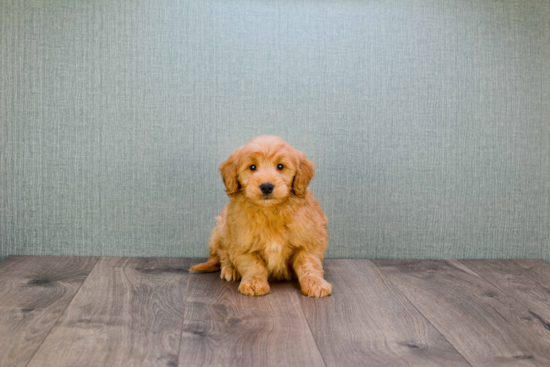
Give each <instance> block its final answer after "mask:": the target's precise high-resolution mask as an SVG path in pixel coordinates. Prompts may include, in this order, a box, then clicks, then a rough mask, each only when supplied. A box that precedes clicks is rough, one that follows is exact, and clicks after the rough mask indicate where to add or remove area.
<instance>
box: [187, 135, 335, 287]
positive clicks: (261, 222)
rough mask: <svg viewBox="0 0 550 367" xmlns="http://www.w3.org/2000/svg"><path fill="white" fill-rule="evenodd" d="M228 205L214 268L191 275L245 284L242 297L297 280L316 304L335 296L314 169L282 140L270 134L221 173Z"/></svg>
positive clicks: (213, 246) (214, 246) (213, 240)
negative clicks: (215, 275) (327, 272)
mask: <svg viewBox="0 0 550 367" xmlns="http://www.w3.org/2000/svg"><path fill="white" fill-rule="evenodd" d="M220 172H221V175H222V178H223V182H224V184H225V187H226V189H227V190H226V193H227V195H228V196H229V200H230V201H229V204H227V205H226V206H225V208H224V209H223V210H222V212H221V215H220V216H219V217H216V221H217V222H218V223H217V225H216V227H215V228H214V230H213V231H212V236H211V237H210V241H209V245H208V246H209V248H210V256H209V257H208V261H207V262H205V263H202V264H198V265H195V266H193V267H192V268H191V269H190V270H193V271H202V272H212V271H218V270H220V268H221V278H222V279H225V280H227V281H235V280H239V279H241V283H240V285H239V292H241V293H242V294H246V295H249V296H260V295H264V294H267V293H269V290H270V288H269V283H268V279H269V280H282V279H286V280H290V279H292V278H293V277H297V278H298V280H299V282H300V287H301V289H302V293H303V294H305V295H307V296H310V297H325V296H328V295H330V294H331V291H332V286H331V285H330V284H329V283H328V282H327V281H326V280H325V279H324V278H323V273H324V272H323V265H322V261H323V257H324V253H325V250H326V249H327V246H328V232H327V222H328V219H327V217H326V216H325V214H324V213H323V211H322V209H321V206H320V205H319V203H318V202H317V200H315V197H314V196H313V193H312V192H311V191H310V190H309V189H308V185H309V182H310V181H311V179H312V178H313V176H314V175H315V169H314V165H313V162H311V161H310V160H309V159H307V158H306V156H305V155H304V153H302V152H300V151H298V150H296V149H294V148H293V147H291V146H290V145H289V144H287V143H286V142H285V141H283V140H282V139H281V138H278V137H275V136H271V135H263V136H260V137H257V138H255V139H252V140H250V141H249V142H248V143H246V144H245V145H244V146H242V147H241V148H239V149H237V150H236V151H235V152H233V154H231V156H230V157H229V159H227V160H226V161H225V162H223V163H222V164H221V166H220Z"/></svg>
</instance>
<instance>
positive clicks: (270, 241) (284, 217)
mask: <svg viewBox="0 0 550 367" xmlns="http://www.w3.org/2000/svg"><path fill="white" fill-rule="evenodd" d="M233 214H234V215H232V216H231V217H232V218H234V219H235V220H234V221H233V222H232V223H231V224H230V226H231V232H232V233H233V234H234V236H232V237H233V241H234V244H232V245H233V246H231V247H233V248H234V249H235V250H237V251H239V252H240V251H245V252H253V253H257V254H259V255H260V257H261V258H262V259H263V260H264V261H265V264H266V267H267V270H268V275H269V277H270V278H271V279H290V278H291V271H290V267H289V260H290V258H291V256H292V254H293V252H294V247H293V246H292V245H291V238H292V230H291V229H289V227H288V224H289V223H290V222H291V221H292V213H291V212H290V211H289V210H285V208H284V207H282V208H281V207H277V208H273V209H266V208H254V207H250V206H248V205H242V204H239V203H235V205H234V211H233ZM233 241H232V242H233Z"/></svg>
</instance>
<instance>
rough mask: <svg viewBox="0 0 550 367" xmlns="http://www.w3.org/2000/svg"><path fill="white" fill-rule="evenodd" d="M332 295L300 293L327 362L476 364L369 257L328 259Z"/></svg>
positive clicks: (328, 364)
mask: <svg viewBox="0 0 550 367" xmlns="http://www.w3.org/2000/svg"><path fill="white" fill-rule="evenodd" d="M324 269H325V278H326V279H327V281H328V282H329V283H331V284H332V286H333V294H332V296H331V297H327V298H323V299H313V298H308V297H300V301H301V304H302V308H303V310H304V314H305V316H306V318H307V320H308V322H309V326H310V328H311V331H312V332H313V336H314V337H315V340H316V342H317V345H318V346H319V350H320V351H321V354H322V355H323V359H324V361H325V363H326V364H327V366H470V364H469V363H468V362H467V361H466V360H465V359H464V358H463V357H462V356H461V355H460V354H459V353H458V352H457V351H456V349H455V348H454V347H453V346H451V344H450V343H449V342H448V341H447V340H446V339H445V338H444V337H443V336H442V335H441V334H440V333H439V332H438V331H437V330H436V329H435V328H434V327H433V326H432V325H431V324H430V323H429V322H428V321H427V320H426V319H425V318H424V317H423V316H422V315H421V314H420V313H419V312H418V310H417V309H416V308H415V307H414V306H413V305H412V304H411V303H410V302H409V301H408V300H407V299H406V298H405V297H404V296H403V295H402V294H401V293H400V292H399V291H398V290H397V289H396V288H395V287H394V286H393V284H392V283H391V282H390V281H389V280H388V279H387V278H386V277H385V276H384V275H383V274H381V272H380V270H379V269H378V268H377V267H376V266H375V265H374V264H373V263H372V262H371V261H369V260H325V261H324Z"/></svg>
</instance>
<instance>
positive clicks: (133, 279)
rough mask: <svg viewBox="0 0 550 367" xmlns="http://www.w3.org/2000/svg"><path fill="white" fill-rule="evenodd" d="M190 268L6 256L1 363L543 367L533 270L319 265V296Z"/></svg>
mask: <svg viewBox="0 0 550 367" xmlns="http://www.w3.org/2000/svg"><path fill="white" fill-rule="evenodd" d="M200 260H201V259H184V258H109V257H102V258H97V257H49V256H48V257H46V256H42V257H38V256H11V257H9V258H8V259H7V260H6V261H4V262H3V263H1V264H0V366H2V367H4V366H32V367H37V366H55V367H61V366H172V367H173V366H285V367H288V366H550V265H549V264H547V263H545V262H543V261H540V260H468V261H455V260H453V261H429V260H428V261H419V260H414V261H412V260H377V261H370V260H326V261H325V262H324V266H325V270H326V278H327V280H328V281H329V282H330V283H332V285H333V295H332V296H330V297H327V298H324V299H313V298H308V297H305V296H303V295H302V294H301V293H300V291H299V286H298V284H297V283H296V282H280V283H273V284H272V287H271V293H270V294H269V295H267V296H263V297H247V296H242V295H240V294H239V293H238V292H237V286H238V284H237V283H227V282H225V281H222V280H220V279H219V273H211V274H199V273H189V272H188V271H187V269H189V267H190V266H191V265H193V264H196V263H198V262H199V261H200Z"/></svg>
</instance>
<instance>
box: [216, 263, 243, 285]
mask: <svg viewBox="0 0 550 367" xmlns="http://www.w3.org/2000/svg"><path fill="white" fill-rule="evenodd" d="M220 278H221V279H225V280H227V281H228V282H234V281H235V280H239V279H241V274H239V272H238V271H237V270H236V269H235V268H234V267H232V266H224V267H223V268H222V271H221V274H220Z"/></svg>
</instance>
